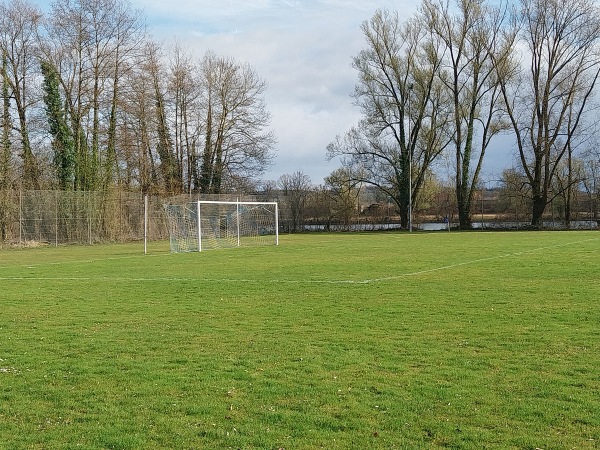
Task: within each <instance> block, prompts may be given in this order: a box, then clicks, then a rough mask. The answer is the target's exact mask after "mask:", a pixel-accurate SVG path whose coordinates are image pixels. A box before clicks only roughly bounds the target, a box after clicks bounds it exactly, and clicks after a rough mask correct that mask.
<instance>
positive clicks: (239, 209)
mask: <svg viewBox="0 0 600 450" xmlns="http://www.w3.org/2000/svg"><path fill="white" fill-rule="evenodd" d="M165 209H166V213H167V220H168V224H169V237H170V243H171V252H173V253H179V252H199V251H202V250H207V249H212V248H228V247H249V246H260V245H277V244H278V243H279V231H278V228H279V223H278V210H277V203H275V202H219V201H197V202H192V203H184V204H179V205H176V204H169V205H165Z"/></svg>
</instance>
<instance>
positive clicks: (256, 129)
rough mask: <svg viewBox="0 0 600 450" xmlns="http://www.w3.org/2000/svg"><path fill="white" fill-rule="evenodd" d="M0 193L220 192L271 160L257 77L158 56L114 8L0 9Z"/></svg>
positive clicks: (19, 5)
mask: <svg viewBox="0 0 600 450" xmlns="http://www.w3.org/2000/svg"><path fill="white" fill-rule="evenodd" d="M0 56H1V62H0V71H1V72H0V74H1V83H2V120H1V130H2V138H1V144H0V145H1V151H0V189H6V188H10V187H15V186H17V185H18V186H19V187H21V188H24V189H42V188H43V189H62V190H82V191H92V190H105V189H107V188H109V187H112V186H119V187H122V188H125V189H137V190H141V191H143V192H147V193H168V194H177V193H180V192H198V193H211V194H212V193H219V192H221V191H223V190H227V189H232V188H233V187H239V186H244V185H245V184H246V183H248V182H249V181H251V180H252V179H253V178H254V177H257V176H258V175H260V174H261V173H262V172H263V171H264V169H265V167H266V166H267V165H268V164H269V163H270V161H271V160H272V159H273V156H274V153H273V148H274V144H275V138H274V135H273V133H272V132H271V131H270V130H269V129H268V127H269V124H270V114H269V111H268V110H267V108H266V104H265V101H264V98H263V94H264V92H265V89H266V82H265V80H263V79H261V78H260V76H259V75H258V74H257V73H256V71H255V70H254V69H253V68H252V67H251V66H250V65H248V64H243V63H240V62H237V61H235V60H234V59H232V58H228V57H222V56H219V55H217V54H215V53H214V52H211V51H207V52H206V54H205V55H204V57H203V58H201V59H198V58H195V57H193V56H191V55H190V54H188V53H186V52H185V51H184V50H183V49H182V48H181V47H179V46H178V45H175V46H174V47H173V48H170V49H168V52H166V51H165V50H164V49H163V48H161V46H159V45H158V44H157V43H155V42H154V41H153V40H152V39H151V37H150V36H149V35H148V33H147V30H146V27H145V25H144V17H143V15H142V13H141V12H140V11H136V10H134V9H132V8H131V6H130V5H129V3H127V1H124V0H57V1H56V2H53V3H52V5H51V7H50V10H49V12H48V14H46V15H44V14H42V12H41V11H40V9H39V8H38V7H37V6H36V5H35V4H33V3H30V2H28V1H27V0H9V1H7V2H3V3H0Z"/></svg>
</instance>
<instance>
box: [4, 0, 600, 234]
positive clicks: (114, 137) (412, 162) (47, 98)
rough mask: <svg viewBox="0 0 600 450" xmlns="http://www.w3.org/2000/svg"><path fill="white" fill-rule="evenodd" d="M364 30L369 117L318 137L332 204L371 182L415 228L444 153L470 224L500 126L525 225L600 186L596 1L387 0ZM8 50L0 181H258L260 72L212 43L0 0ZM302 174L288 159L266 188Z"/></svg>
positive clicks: (71, 8)
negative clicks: (396, 1) (192, 50)
mask: <svg viewBox="0 0 600 450" xmlns="http://www.w3.org/2000/svg"><path fill="white" fill-rule="evenodd" d="M361 31H362V33H363V35H364V38H365V47H364V48H363V49H362V50H361V51H360V52H359V53H358V54H357V55H356V56H355V57H354V58H353V60H352V64H353V67H354V68H355V69H356V71H357V74H358V81H357V83H356V87H355V90H354V92H353V93H352V98H353V101H354V103H355V105H356V106H357V107H358V108H359V109H360V111H361V113H362V120H361V121H360V122H359V123H358V124H356V126H354V127H353V128H352V129H350V130H349V131H347V132H345V133H343V134H341V135H339V136H338V137H337V138H335V139H334V140H333V142H331V144H330V145H328V147H327V149H326V152H327V156H328V158H330V159H334V158H335V159H338V158H339V159H340V161H341V166H340V167H339V168H338V169H336V170H335V171H333V172H332V173H331V174H330V175H329V176H328V177H326V179H325V184H324V188H325V189H324V190H322V195H320V197H319V198H321V199H322V201H323V202H324V204H327V202H332V201H333V202H334V203H336V204H338V206H339V207H337V208H331V210H332V211H333V210H338V211H344V210H350V209H351V208H350V206H351V205H353V204H354V202H355V200H354V198H355V192H356V191H357V189H358V190H360V187H361V186H365V185H370V186H373V187H376V188H377V189H378V190H379V191H381V192H382V193H383V195H384V196H386V197H387V198H389V199H390V200H391V201H392V202H393V204H394V205H395V209H396V212H397V213H399V215H400V218H401V223H402V225H403V226H404V227H406V226H407V225H408V220H409V215H410V214H409V213H410V208H413V209H418V208H419V207H420V206H422V205H421V204H422V203H423V201H424V200H423V199H424V198H426V197H427V192H431V191H432V189H433V187H432V186H434V185H436V184H438V185H439V184H440V182H439V180H438V173H439V167H440V166H441V165H446V166H447V167H450V168H451V170H452V171H453V173H452V180H453V184H454V185H453V192H454V194H453V195H454V196H455V199H454V200H453V202H455V204H456V209H457V211H458V219H459V223H460V226H461V227H463V228H468V227H470V225H471V221H472V211H473V208H474V203H475V202H476V201H477V199H476V192H477V191H478V189H481V184H482V182H483V181H482V180H481V170H482V166H483V161H484V159H485V157H486V155H487V154H488V153H489V151H491V150H490V148H491V143H492V142H493V140H494V139H497V138H498V136H499V135H501V134H504V135H509V136H511V137H512V140H513V141H514V142H515V146H516V150H517V152H516V153H517V162H516V164H515V166H514V167H513V168H511V169H508V170H506V171H505V172H504V173H503V174H502V177H501V178H502V180H500V181H501V182H502V183H505V184H511V185H512V188H513V189H514V190H515V191H516V192H519V193H520V195H522V196H523V198H526V199H527V200H528V201H529V204H530V206H531V223H532V225H533V226H540V224H541V221H542V217H543V215H544V212H545V210H546V207H547V206H548V204H550V203H551V202H552V201H553V200H554V199H556V198H557V197H561V198H563V199H564V200H565V204H566V205H567V213H566V214H567V216H568V214H569V211H570V207H569V204H570V201H571V199H572V198H573V197H574V195H575V194H574V193H575V191H577V190H580V189H581V186H582V184H583V185H584V187H585V189H586V190H590V191H595V192H597V180H598V167H599V166H600V163H599V161H600V157H599V156H598V153H599V152H598V140H597V138H596V136H597V125H598V120H597V115H596V114H595V113H596V112H597V107H598V98H597V96H595V91H596V86H597V81H598V77H599V75H600V9H599V8H598V5H597V3H596V2H595V1H593V0H568V1H567V2H564V1H559V0H520V2H519V3H514V2H506V3H503V2H500V3H494V4H492V3H488V2H486V1H484V0H456V2H455V3H450V2H447V1H444V0H423V1H422V3H421V4H420V6H419V8H418V10H417V12H416V13H415V14H414V15H413V16H411V17H410V18H408V19H407V20H404V21H402V20H401V19H400V17H399V14H398V13H397V12H390V11H384V10H381V11H378V12H377V13H376V14H375V15H374V16H373V17H371V18H370V19H368V20H366V21H365V22H364V23H363V24H362V26H361ZM0 52H1V53H0V54H1V62H0V74H1V82H2V87H1V91H2V94H1V97H2V114H1V121H0V123H1V125H0V128H1V132H2V137H1V138H0V142H1V143H0V191H2V190H6V189H9V188H14V187H17V186H18V187H20V188H24V189H60V190H73V191H98V190H100V191H101V190H107V189H109V188H112V187H115V186H116V187H119V188H122V189H128V190H138V191H142V192H145V193H150V194H168V195H172V194H178V193H182V192H185V193H200V194H218V193H224V192H231V191H254V190H256V187H257V185H258V183H259V181H260V176H261V175H262V174H263V173H264V170H265V168H266V167H267V166H268V165H269V164H270V163H271V162H272V161H273V159H274V148H275V143H276V141H275V137H274V134H273V132H272V131H270V129H269V125H270V113H269V111H268V109H267V106H266V104H265V101H264V96H263V95H264V93H265V89H266V81H265V80H263V79H262V78H261V77H260V76H259V75H258V74H257V73H256V71H255V70H254V69H253V68H252V67H251V66H250V65H248V64H245V63H240V62H238V61H235V60H234V59H232V58H228V57H223V56H219V55H217V54H215V53H214V52H212V51H210V50H209V51H207V52H206V53H205V54H204V56H203V57H202V58H200V59H198V58H197V57H194V56H192V55H190V54H189V53H187V52H186V51H185V50H184V49H182V48H181V47H180V46H178V45H174V46H173V47H171V48H169V49H166V50H165V49H164V48H163V47H161V46H160V45H158V44H157V43H156V42H154V41H153V40H152V39H151V37H150V36H149V35H148V33H147V30H146V28H145V25H144V17H143V14H142V13H141V12H140V11H136V10H134V9H132V8H131V6H130V4H129V3H127V1H126V0H57V1H55V2H54V3H52V5H51V7H50V10H49V12H48V13H47V14H43V13H42V12H41V11H40V9H39V8H38V7H37V6H36V5H35V4H33V3H30V2H28V0H8V1H6V2H3V3H0ZM583 161H585V162H583ZM309 181H310V180H309V179H307V176H306V175H304V174H302V173H299V172H296V173H294V174H286V175H284V176H282V177H281V178H280V179H279V180H278V183H264V184H263V188H264V190H265V191H267V190H269V189H270V188H273V187H278V188H279V189H281V190H283V191H284V192H287V193H293V192H294V189H295V188H294V183H296V184H298V183H300V184H301V185H303V184H307V183H308V184H309ZM296 190H297V189H296ZM298 202H300V203H299V205H300V204H301V202H302V200H301V198H300V199H299V200H298ZM420 203H421V204H420ZM340 205H341V206H340ZM342 206H343V207H342ZM299 208H300V206H298V207H295V209H294V210H293V211H291V215H292V217H296V219H294V220H299V217H300V213H299Z"/></svg>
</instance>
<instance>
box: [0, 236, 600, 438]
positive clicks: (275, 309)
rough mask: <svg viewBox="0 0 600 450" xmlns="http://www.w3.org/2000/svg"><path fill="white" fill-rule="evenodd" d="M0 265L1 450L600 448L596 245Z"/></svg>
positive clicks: (297, 239) (53, 251)
mask: <svg viewBox="0 0 600 450" xmlns="http://www.w3.org/2000/svg"><path fill="white" fill-rule="evenodd" d="M141 251H142V248H141V245H140V244H137V245H110V246H94V247H59V248H39V249H30V250H12V251H3V252H1V253H0V448H7V449H75V448H77V449H101V448H107V449H159V448H160V449H162V448H173V449H192V448H194V449H221V448H223V449H225V448H233V449H279V448H285V449H288V450H290V449H318V448H325V449H367V448H368V449H393V448H396V449H410V448H415V449H422V448H444V447H447V448H455V449H460V448H462V449H481V448H498V449H509V448H514V449H535V448H543V449H570V448H578V449H581V448H583V449H586V448H587V449H593V448H598V447H599V446H600V234H599V233H598V232H539V233H538V232H528V233H516V232H515V233H487V232H486V233H476V232H472V233H433V234H426V233H414V234H412V235H409V234H404V233H381V234H331V235H329V234H323V235H321V234H316V235H298V236H282V238H281V240H280V246H279V247H261V248H250V249H244V248H241V249H230V250H214V251H206V252H202V253H200V254H198V253H193V254H177V255H171V254H169V253H167V247H166V244H164V243H159V244H156V243H155V244H152V246H151V248H150V254H149V255H142V254H140V253H141Z"/></svg>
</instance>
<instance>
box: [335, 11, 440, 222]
mask: <svg viewBox="0 0 600 450" xmlns="http://www.w3.org/2000/svg"><path fill="white" fill-rule="evenodd" d="M362 31H363V34H364V36H365V39H366V42H367V47H366V48H365V49H364V50H362V51H361V52H359V54H358V55H357V56H356V57H355V58H354V60H353V65H354V67H355V68H356V69H357V71H358V76H359V81H358V83H357V85H356V88H355V91H354V99H355V102H356V105H357V106H358V107H359V108H360V110H361V112H362V114H363V119H362V120H361V122H360V123H359V125H358V126H357V127H355V128H353V129H351V130H350V131H349V132H348V133H347V134H346V135H345V136H343V137H338V138H337V139H336V141H334V142H332V143H331V144H330V145H329V146H328V147H327V155H328V158H329V159H332V158H334V157H341V158H342V164H343V165H344V167H345V168H346V169H347V171H348V173H350V174H351V175H352V179H353V181H354V182H356V183H366V184H370V185H373V186H376V187H378V188H379V189H380V190H382V191H384V192H385V193H386V194H387V195H389V197H390V198H392V199H393V201H394V202H395V203H396V204H397V206H398V209H399V211H400V216H401V221H402V225H403V226H405V227H406V226H407V225H408V218H409V214H408V212H409V211H408V210H409V205H414V204H415V200H416V199H417V198H418V193H419V189H420V188H421V187H422V185H423V182H424V180H425V174H426V172H427V170H428V168H429V167H430V166H431V165H432V164H433V162H434V161H435V159H436V158H437V156H439V155H440V154H441V152H442V151H443V150H444V148H445V147H446V146H447V145H448V144H449V142H450V135H449V134H448V130H449V129H448V124H449V118H448V117H449V116H448V114H447V111H446V108H447V105H448V99H447V98H445V96H446V93H445V91H444V89H443V85H442V84H441V82H440V79H439V68H440V64H441V61H442V54H441V49H440V48H439V47H437V46H436V45H435V43H434V42H433V41H432V39H431V36H430V32H429V30H428V29H427V28H426V27H424V26H423V23H422V22H420V21H418V20H415V19H413V20H410V21H408V23H406V24H404V25H402V24H401V23H400V21H399V18H398V14H397V13H389V12H387V11H378V12H377V13H376V14H375V15H374V16H373V17H372V18H371V19H370V20H369V21H366V22H364V23H363V25H362ZM409 193H412V198H411V199H410V200H409Z"/></svg>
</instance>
